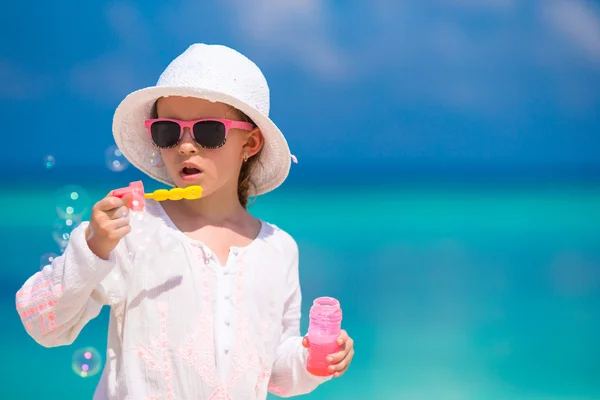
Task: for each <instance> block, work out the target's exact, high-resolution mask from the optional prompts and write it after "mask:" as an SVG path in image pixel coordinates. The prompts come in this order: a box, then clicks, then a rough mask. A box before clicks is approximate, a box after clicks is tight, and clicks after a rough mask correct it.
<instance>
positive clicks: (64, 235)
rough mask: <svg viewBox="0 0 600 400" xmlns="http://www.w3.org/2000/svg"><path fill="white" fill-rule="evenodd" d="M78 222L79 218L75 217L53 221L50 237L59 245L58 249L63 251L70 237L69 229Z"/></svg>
mask: <svg viewBox="0 0 600 400" xmlns="http://www.w3.org/2000/svg"><path fill="white" fill-rule="evenodd" d="M80 223H81V220H79V219H75V218H65V219H62V218H59V219H57V220H56V221H55V222H54V225H53V226H52V237H53V238H54V241H55V242H56V244H58V246H59V247H60V251H64V249H65V248H66V247H67V244H69V239H70V238H71V231H72V230H73V229H75V228H76V227H77V226H78V225H79V224H80Z"/></svg>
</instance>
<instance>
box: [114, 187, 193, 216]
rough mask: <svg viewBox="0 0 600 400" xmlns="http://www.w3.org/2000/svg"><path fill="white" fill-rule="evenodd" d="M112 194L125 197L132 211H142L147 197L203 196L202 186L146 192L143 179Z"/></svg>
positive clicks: (162, 199) (176, 197)
mask: <svg viewBox="0 0 600 400" xmlns="http://www.w3.org/2000/svg"><path fill="white" fill-rule="evenodd" d="M111 195H112V196H115V197H119V198H122V199H123V198H125V199H126V201H127V207H129V208H130V209H131V210H132V211H142V210H143V209H144V207H145V205H146V202H145V199H152V200H155V201H165V200H195V199H199V198H200V197H202V187H201V186H188V187H185V188H173V189H158V190H155V191H154V192H152V193H144V184H143V183H142V181H136V182H131V183H130V184H129V186H128V187H126V188H121V189H115V190H113V191H112V193H111Z"/></svg>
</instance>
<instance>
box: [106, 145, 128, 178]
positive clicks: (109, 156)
mask: <svg viewBox="0 0 600 400" xmlns="http://www.w3.org/2000/svg"><path fill="white" fill-rule="evenodd" d="M105 155H106V166H107V167H108V169H110V170H111V171H114V172H121V171H123V170H125V169H126V168H127V167H128V166H129V161H127V159H126V158H125V156H124V155H123V153H122V152H121V150H119V148H118V147H117V146H110V147H109V148H108V149H106V152H105Z"/></svg>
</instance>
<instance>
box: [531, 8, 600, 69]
mask: <svg viewBox="0 0 600 400" xmlns="http://www.w3.org/2000/svg"><path fill="white" fill-rule="evenodd" d="M540 7H541V12H542V16H543V17H544V18H545V19H546V21H548V22H549V23H550V24H551V25H552V26H553V27H554V28H555V29H556V30H557V31H558V32H560V33H562V34H563V35H565V37H567V38H568V39H570V41H571V44H572V45H573V46H575V47H576V48H577V49H578V50H579V51H581V52H583V54H584V55H585V56H586V57H588V59H589V60H591V61H593V62H594V63H596V64H597V65H600V10H599V9H598V7H597V6H595V5H593V4H592V3H591V2H587V1H583V0H545V1H541V2H540Z"/></svg>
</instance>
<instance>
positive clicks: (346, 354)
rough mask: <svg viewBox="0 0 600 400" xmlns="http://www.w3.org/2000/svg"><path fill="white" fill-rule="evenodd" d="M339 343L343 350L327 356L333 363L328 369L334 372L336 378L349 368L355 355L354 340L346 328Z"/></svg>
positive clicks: (338, 340) (330, 362)
mask: <svg viewBox="0 0 600 400" xmlns="http://www.w3.org/2000/svg"><path fill="white" fill-rule="evenodd" d="M337 343H338V345H339V346H340V347H341V348H342V350H340V351H338V352H337V353H333V354H330V355H329V356H327V362H328V363H329V364H331V365H330V366H329V368H328V369H329V371H330V372H333V376H334V377H335V378H338V377H340V376H342V375H343V374H344V373H345V372H346V371H347V370H348V366H349V365H350V363H351V362H352V358H353V357H354V340H352V338H350V336H348V333H347V332H346V331H345V330H342V332H341V333H340V336H339V337H338V339H337Z"/></svg>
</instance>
